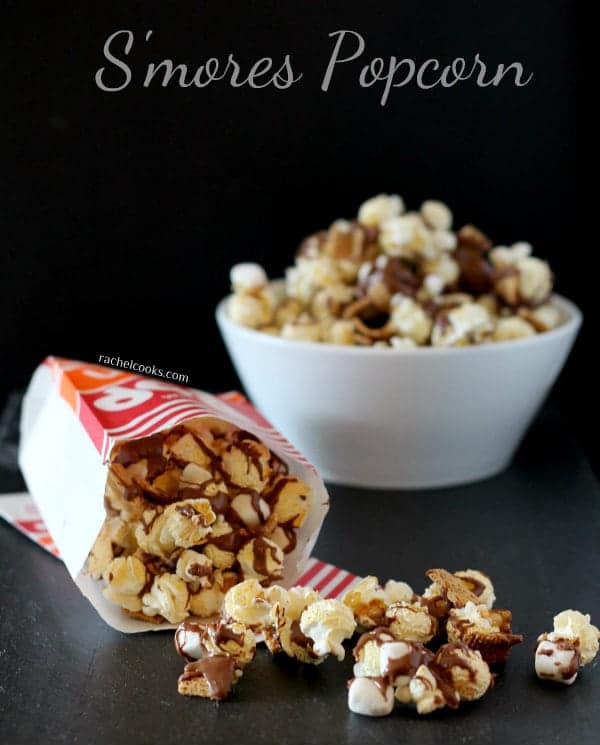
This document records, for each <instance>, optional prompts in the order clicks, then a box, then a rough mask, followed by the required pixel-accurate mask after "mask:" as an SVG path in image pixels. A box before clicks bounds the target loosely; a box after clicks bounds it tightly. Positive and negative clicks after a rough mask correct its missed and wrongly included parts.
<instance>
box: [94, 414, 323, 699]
mask: <svg viewBox="0 0 600 745" xmlns="http://www.w3.org/2000/svg"><path fill="white" fill-rule="evenodd" d="M105 505H106V512H107V518H106V521H105V523H104V526H103V528H102V531H101V533H100V535H99V536H98V539H97V540H96V543H95V545H94V548H93V549H92V552H91V554H90V558H89V561H88V571H89V572H90V573H91V574H92V576H94V577H96V578H99V577H102V578H103V580H104V583H105V589H104V596H105V597H106V598H107V599H108V600H110V601H111V602H113V603H116V604H117V605H120V606H121V607H122V608H123V609H124V611H125V612H126V613H128V614H129V615H131V616H133V617H136V618H140V619H143V620H156V621H158V622H162V621H163V620H164V621H168V622H169V623H173V624H175V623H179V622H181V621H183V620H184V619H186V618H187V617H188V616H198V617H204V618H206V617H209V616H213V615H214V614H215V613H218V612H219V610H220V608H221V605H222V602H223V598H224V596H225V593H226V592H227V590H228V589H229V588H231V587H232V586H234V585H236V584H237V583H239V582H241V581H243V580H245V579H252V580H254V581H255V582H256V585H257V586H258V587H266V586H268V585H270V584H273V583H274V582H276V581H278V580H279V579H281V577H282V572H283V566H284V561H285V557H286V554H288V553H290V552H291V551H293V549H294V548H295V546H296V541H297V530H298V528H300V526H302V524H303V523H304V521H305V518H306V516H307V514H308V512H309V509H310V505H311V493H310V489H309V487H308V486H307V485H306V484H305V483H304V482H303V481H302V480H301V479H299V478H298V477H296V476H293V475H292V474H290V473H289V471H288V467H287V465H286V464H285V463H284V462H283V461H282V460H281V459H280V458H279V457H277V456H276V455H275V454H274V453H273V452H272V451H271V450H270V449H269V448H268V447H267V446H266V445H264V444H263V443H262V442H261V441H260V440H259V439H258V438H257V437H255V436H254V435H252V434H250V433H249V432H246V431H243V430H240V429H238V428H236V427H235V426H233V425H230V424H227V423H225V422H223V421H221V420H218V419H213V418H201V419H192V420H189V421H186V422H184V423H183V424H181V425H178V426H176V427H174V428H172V429H169V430H165V431H163V432H160V433H157V434H154V435H151V436H149V437H145V438H142V439H138V440H128V441H123V442H120V443H117V444H116V445H115V447H114V448H113V451H112V453H111V457H110V465H109V476H108V480H107V487H106V494H105ZM219 671H221V668H219ZM221 672H222V671H221ZM232 674H233V673H232ZM190 680H192V678H190ZM190 685H191V684H190ZM194 685H196V684H195V683H194Z"/></svg>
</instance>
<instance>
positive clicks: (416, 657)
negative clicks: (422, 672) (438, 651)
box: [388, 642, 435, 681]
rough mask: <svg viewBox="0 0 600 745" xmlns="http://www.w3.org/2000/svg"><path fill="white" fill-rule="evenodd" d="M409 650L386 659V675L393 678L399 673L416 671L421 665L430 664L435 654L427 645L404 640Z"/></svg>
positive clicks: (411, 673)
mask: <svg viewBox="0 0 600 745" xmlns="http://www.w3.org/2000/svg"><path fill="white" fill-rule="evenodd" d="M406 644H408V645H409V646H410V651H409V652H408V653H407V654H405V655H403V656H402V657H396V658H390V659H389V661H388V677H389V678H390V680H392V681H393V680H395V679H396V678H397V677H398V676H399V675H410V676H411V677H412V676H413V675H414V674H415V673H416V672H417V670H418V669H419V667H420V666H421V665H428V666H429V665H430V664H431V662H432V660H433V659H434V657H435V655H434V654H433V652H431V651H430V650H429V649H427V647H424V646H423V645H422V644H419V643H418V642H406Z"/></svg>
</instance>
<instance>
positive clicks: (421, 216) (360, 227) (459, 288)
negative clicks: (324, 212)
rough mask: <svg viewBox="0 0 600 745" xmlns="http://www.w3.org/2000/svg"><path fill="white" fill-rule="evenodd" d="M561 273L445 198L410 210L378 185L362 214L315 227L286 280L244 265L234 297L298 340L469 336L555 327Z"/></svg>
mask: <svg viewBox="0 0 600 745" xmlns="http://www.w3.org/2000/svg"><path fill="white" fill-rule="evenodd" d="M553 282H554V279H553V275H552V271H551V270H550V267H549V266H548V264H547V263H546V262H545V261H543V260H541V259H539V258H537V257H535V256H533V255H532V247H531V245H530V244H529V243H525V242H523V241H521V242H518V243H515V244H514V245H512V246H495V247H494V245H493V243H492V241H490V240H489V238H488V237H487V236H486V235H484V234H483V233H482V232H481V231H480V230H478V229H477V228H476V227H474V226H473V225H464V226H463V227H461V228H460V229H458V230H456V229H454V228H453V215H452V211H451V210H450V208H449V207H448V206H447V205H446V204H444V203H443V202H440V201H438V200H432V199H430V200H426V201H424V202H423V204H422V205H421V208H420V211H418V212H416V211H412V212H411V211H406V208H405V206H404V202H403V201H402V199H401V197H399V196H398V195H395V194H392V195H388V194H379V195H377V196H375V197H373V198H371V199H368V200H366V201H365V202H364V203H363V204H362V205H361V206H360V208H359V210H358V216H357V219H353V220H343V219H342V220H336V221H334V222H333V223H332V224H331V225H330V227H329V228H328V229H327V230H321V231H319V232H317V233H314V234H313V235H310V236H308V237H307V238H306V239H304V241H303V242H302V243H301V245H300V248H299V249H298V252H297V255H296V260H295V265H294V266H293V267H290V268H289V269H287V271H286V279H285V287H284V288H278V286H276V285H271V284H269V283H268V282H267V281H266V274H265V271H264V269H262V267H260V266H258V265H256V264H248V263H244V264H239V265H236V266H234V267H233V268H232V271H231V283H232V289H233V295H232V297H231V298H230V300H229V306H228V309H229V317H230V318H231V319H232V320H233V321H234V322H236V323H239V324H241V325H244V326H248V327H249V328H253V329H257V330H259V331H262V332H263V333H268V334H272V335H276V336H281V337H282V338H284V339H288V340H291V341H301V342H312V343H326V344H339V345H357V346H376V347H382V348H392V349H406V348H412V347H414V346H442V347H448V346H459V347H460V346H470V345H474V344H485V343H495V342H505V341H514V340H518V339H524V338H527V337H529V336H532V335H533V334H538V333H544V332H546V331H550V330H552V329H553V328H556V327H557V326H558V325H560V323H562V321H563V318H562V314H561V311H560V310H559V308H558V307H557V306H556V305H555V304H554V303H553V301H552V288H553ZM463 306H464V307H463Z"/></svg>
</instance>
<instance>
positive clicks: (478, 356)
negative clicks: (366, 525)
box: [216, 295, 582, 489]
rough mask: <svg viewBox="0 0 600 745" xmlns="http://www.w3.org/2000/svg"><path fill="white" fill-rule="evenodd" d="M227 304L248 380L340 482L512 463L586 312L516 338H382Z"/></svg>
mask: <svg viewBox="0 0 600 745" xmlns="http://www.w3.org/2000/svg"><path fill="white" fill-rule="evenodd" d="M228 300H229V298H225V299H224V300H223V301H221V303H220V304H219V306H218V308H217V312H216V317H217V323H218V325H219V329H220V330H221V334H222V335H223V339H224V341H225V344H226V346H227V349H228V351H229V354H230V356H231V359H232V361H233V364H234V366H235V369H236V370H237V373H238V375H239V377H240V379H241V381H242V383H243V384H244V387H245V389H246V391H247V393H248V395H249V396H250V398H251V399H252V401H253V402H254V403H255V404H256V406H257V407H258V408H259V409H260V411H261V412H262V413H263V414H264V415H265V416H266V417H267V419H269V420H270V421H271V422H272V424H273V425H274V426H275V427H276V428H277V429H279V430H280V431H281V432H282V433H283V434H284V435H285V436H286V437H287V438H288V439H289V440H290V441H291V442H292V443H293V444H294V445H295V446H296V447H297V448H298V449H299V450H301V451H302V452H303V453H304V454H305V455H306V457H307V458H308V459H309V460H310V461H311V462H312V463H313V464H314V465H315V466H316V467H317V468H318V469H319V470H320V472H321V475H322V476H323V477H324V478H325V479H327V480H329V481H333V482H338V483H343V484H352V485H355V486H368V487H383V488H392V487H393V488H399V489H404V488H411V489H415V488H428V487H440V486H449V485H451V484H459V483H466V482H469V481H477V480H479V479H483V478H486V477H488V476H492V475H493V474H495V473H498V472H499V471H501V470H502V469H503V468H505V467H506V466H507V465H508V463H509V462H510V459H511V457H512V455H513V453H514V452H515V450H516V448H517V446H518V445H519V442H520V441H521V438H522V437H523V435H524V434H525V431H526V429H527V427H528V426H529V424H530V422H531V420H532V419H533V417H534V416H535V414H536V412H537V411H538V409H539V407H540V406H541V404H542V403H543V401H544V399H545V398H546V396H547V395H548V392H549V391H550V388H551V387H552V385H553V383H554V382H555V380H556V378H557V377H558V374H559V373H560V371H561V369H562V367H563V365H564V363H565V360H566V358H567V355H568V354H569V351H570V349H571V347H572V345H573V342H574V341H575V337H576V336H577V331H578V330H579V327H580V325H581V320H582V316H581V312H580V311H579V309H578V308H577V307H576V306H575V305H574V304H573V303H571V302H569V301H568V300H566V299H565V298H563V297H560V296H556V295H555V296H554V297H553V303H554V304H555V305H556V306H557V307H558V308H559V309H560V310H561V312H562V314H563V316H564V318H565V321H564V323H563V324H562V325H561V326H559V327H558V328H556V329H554V330H553V331H548V332H545V333H543V334H538V335H536V336H533V337H529V338H526V339H520V340H517V341H507V342H498V343H493V344H482V345H479V346H472V347H463V348H450V349H444V348H436V347H421V348H415V349H383V348H372V347H350V346H336V345H333V344H318V343H312V342H299V341H289V340H287V339H281V338H280V337H277V336H271V335H269V334H264V333H261V332H260V331H254V330H252V329H248V328H245V327H243V326H239V325H237V324H235V323H233V322H232V321H231V320H230V319H229V318H228V315H227V303H228Z"/></svg>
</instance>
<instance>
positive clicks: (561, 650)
mask: <svg viewBox="0 0 600 745" xmlns="http://www.w3.org/2000/svg"><path fill="white" fill-rule="evenodd" d="M551 637H552V638H551ZM539 639H541V641H539V640H538V645H537V647H536V649H535V674H536V675H537V676H538V678H542V679H543V680H551V681H554V682H555V683H564V684H565V685H569V686H570V685H573V683H574V682H575V680H576V679H577V673H578V670H579V668H580V667H581V656H580V654H579V642H578V641H577V640H572V639H566V638H564V637H559V636H558V635H557V634H542V636H540V637H539Z"/></svg>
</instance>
